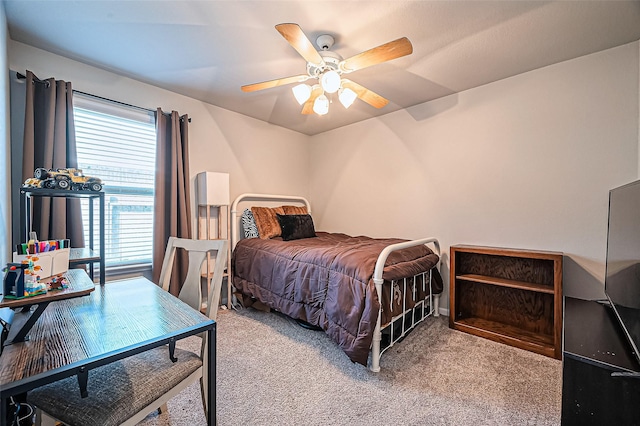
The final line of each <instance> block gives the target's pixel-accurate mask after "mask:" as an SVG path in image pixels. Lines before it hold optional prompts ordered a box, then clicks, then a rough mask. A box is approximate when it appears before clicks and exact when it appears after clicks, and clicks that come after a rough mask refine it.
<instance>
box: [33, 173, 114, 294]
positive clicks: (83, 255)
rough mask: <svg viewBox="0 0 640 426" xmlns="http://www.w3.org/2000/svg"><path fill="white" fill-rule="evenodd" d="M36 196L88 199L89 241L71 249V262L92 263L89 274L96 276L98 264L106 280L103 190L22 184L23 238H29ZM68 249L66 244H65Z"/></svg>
mask: <svg viewBox="0 0 640 426" xmlns="http://www.w3.org/2000/svg"><path fill="white" fill-rule="evenodd" d="M35 197H63V198H88V199H89V203H88V204H89V244H88V245H87V247H84V248H70V250H69V265H70V266H73V265H80V264H86V265H89V276H90V277H91V278H93V276H94V264H95V263H98V264H99V269H100V284H104V283H105V258H104V253H105V213H104V211H105V201H104V192H103V191H101V190H100V191H95V190H82V189H73V188H69V189H59V188H53V189H51V188H38V187H29V186H23V187H21V188H20V218H21V219H20V230H21V234H22V235H23V238H24V241H29V239H30V238H29V234H30V232H31V231H32V208H33V198H35ZM96 201H97V202H98V209H97V210H98V219H99V225H98V226H99V241H98V242H97V245H96V242H95V241H94V240H95V238H94V222H95V216H94V215H95V209H96V208H95V206H94V204H95V202H96ZM65 248H66V247H65Z"/></svg>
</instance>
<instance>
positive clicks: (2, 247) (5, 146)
mask: <svg viewBox="0 0 640 426" xmlns="http://www.w3.org/2000/svg"><path fill="white" fill-rule="evenodd" d="M8 39H9V36H8V30H7V17H6V15H5V11H4V5H0V70H3V71H2V72H0V120H2V123H3V124H2V126H0V128H1V129H2V130H0V165H1V166H0V167H1V168H2V177H1V178H0V179H1V180H2V181H3V182H5V183H4V185H0V236H1V237H0V264H2V266H4V264H5V263H6V262H9V261H10V260H11V250H10V247H11V233H10V230H11V188H10V186H9V184H8V183H9V182H11V151H10V148H9V147H10V145H11V144H10V143H9V140H10V139H9V134H10V133H9V122H10V117H9V74H8V66H7V40H8ZM1 292H2V291H1V290H0V293H1Z"/></svg>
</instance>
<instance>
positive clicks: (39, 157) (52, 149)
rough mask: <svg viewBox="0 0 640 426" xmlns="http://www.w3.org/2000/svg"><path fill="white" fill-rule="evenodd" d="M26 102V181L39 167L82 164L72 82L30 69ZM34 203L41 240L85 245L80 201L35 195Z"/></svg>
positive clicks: (34, 224) (23, 166)
mask: <svg viewBox="0 0 640 426" xmlns="http://www.w3.org/2000/svg"><path fill="white" fill-rule="evenodd" d="M25 104H26V106H25V120H24V140H23V158H22V180H23V182H24V180H25V179H27V178H29V177H33V173H34V170H35V169H36V168H38V167H44V168H46V169H57V168H67V167H74V168H76V167H78V155H77V151H76V134H75V125H74V121H73V90H72V89H71V83H69V82H64V81H61V80H55V79H53V78H49V79H47V80H40V79H38V78H37V77H36V76H35V75H34V74H33V73H32V72H31V71H27V72H26V102H25ZM32 205H33V225H32V229H33V230H34V231H36V232H37V233H38V238H39V239H40V240H46V239H62V238H68V239H70V240H71V246H72V247H84V234H83V232H82V214H81V210H80V200H78V199H67V198H44V197H34V198H33V203H32ZM21 238H24V236H21Z"/></svg>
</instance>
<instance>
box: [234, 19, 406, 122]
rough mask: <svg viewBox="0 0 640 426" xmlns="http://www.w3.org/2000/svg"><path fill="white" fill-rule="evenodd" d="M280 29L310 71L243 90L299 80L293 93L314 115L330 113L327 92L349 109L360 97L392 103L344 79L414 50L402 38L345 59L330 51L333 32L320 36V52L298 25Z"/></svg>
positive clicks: (306, 111) (374, 102)
mask: <svg viewBox="0 0 640 426" xmlns="http://www.w3.org/2000/svg"><path fill="white" fill-rule="evenodd" d="M276 30H278V32H279V33H280V34H281V35H282V36H283V37H284V38H285V39H286V40H287V41H288V42H289V44H290V45H291V46H292V47H293V48H294V49H296V51H297V52H298V53H299V54H300V56H302V57H303V58H304V60H305V61H307V73H306V74H301V75H294V76H291V77H284V78H279V79H275V80H269V81H264V82H262V83H254V84H248V85H245V86H242V87H241V89H242V91H243V92H255V91H257V90H263V89H270V88H273V87H277V86H283V85H286V84H292V83H299V84H298V85H296V86H294V87H293V94H294V96H295V98H296V100H297V101H298V103H299V104H300V105H302V114H311V113H312V112H315V113H316V114H318V115H324V114H326V113H327V112H329V99H328V98H327V96H326V94H325V93H336V92H338V99H339V100H340V103H342V105H343V106H344V107H345V108H349V106H351V104H353V102H354V101H355V100H356V98H359V99H360V100H362V101H364V102H366V103H368V104H369V105H371V106H373V107H375V108H382V107H384V106H385V105H387V104H388V103H389V101H388V100H387V99H385V98H383V97H382V96H380V95H378V94H377V93H375V92H373V91H371V90H369V89H367V88H366V87H364V86H361V85H360V84H358V83H356V82H354V81H351V80H349V79H347V78H344V75H345V74H349V73H351V72H353V71H357V70H360V69H363V68H366V67H370V66H372V65H376V64H380V63H383V62H387V61H390V60H392V59H396V58H400V57H402V56H406V55H410V54H411V53H412V52H413V46H412V45H411V42H410V41H409V39H408V38H406V37H402V38H399V39H397V40H394V41H390V42H388V43H385V44H382V45H380V46H378V47H374V48H372V49H369V50H366V51H364V52H362V53H359V54H357V55H355V56H352V57H350V58H347V59H342V57H341V56H340V55H338V54H337V53H335V52H332V51H330V50H329V49H330V48H331V46H333V43H334V38H333V37H332V36H330V35H326V34H324V35H320V36H318V38H317V39H316V44H317V45H318V47H319V48H320V50H319V51H317V50H316V49H315V48H314V47H313V44H312V43H311V41H309V39H308V38H307V36H306V35H305V34H304V32H303V31H302V29H301V28H300V26H299V25H298V24H278V25H276ZM309 79H317V80H318V82H317V83H316V84H313V85H311V86H310V85H308V84H306V83H305V82H306V81H307V80H309Z"/></svg>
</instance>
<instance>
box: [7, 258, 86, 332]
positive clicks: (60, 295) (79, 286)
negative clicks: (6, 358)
mask: <svg viewBox="0 0 640 426" xmlns="http://www.w3.org/2000/svg"><path fill="white" fill-rule="evenodd" d="M64 277H65V278H66V279H67V283H68V287H67V288H65V289H62V290H51V291H48V292H46V293H45V294H39V295H37V296H32V297H24V298H22V299H8V298H6V297H3V298H2V301H0V308H11V309H18V308H23V312H28V311H29V309H30V308H31V306H34V305H38V307H37V308H36V309H35V311H33V312H32V313H31V315H30V316H28V317H27V318H26V319H25V320H23V321H22V322H23V325H22V327H20V328H19V329H18V328H17V327H12V329H16V330H18V331H17V332H15V331H13V330H12V331H11V334H10V335H9V337H8V338H7V342H6V343H5V344H6V345H9V344H12V343H14V342H15V343H17V342H22V341H24V340H28V337H27V334H28V333H29V331H30V330H31V327H33V325H34V324H35V323H36V321H37V320H38V318H40V316H41V315H42V313H43V312H44V310H45V309H46V308H47V306H48V305H49V303H51V302H54V301H56V300H64V299H72V298H74V297H80V296H86V295H88V294H89V293H91V292H92V291H93V290H94V289H95V284H93V281H91V279H89V277H88V276H87V274H86V272H84V271H83V270H81V269H69V270H68V271H67V272H65V273H64ZM14 319H15V320H19V318H14ZM16 325H17V323H16Z"/></svg>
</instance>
